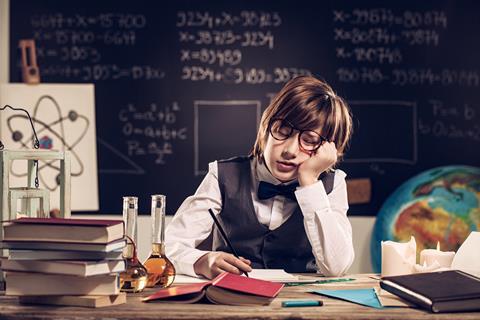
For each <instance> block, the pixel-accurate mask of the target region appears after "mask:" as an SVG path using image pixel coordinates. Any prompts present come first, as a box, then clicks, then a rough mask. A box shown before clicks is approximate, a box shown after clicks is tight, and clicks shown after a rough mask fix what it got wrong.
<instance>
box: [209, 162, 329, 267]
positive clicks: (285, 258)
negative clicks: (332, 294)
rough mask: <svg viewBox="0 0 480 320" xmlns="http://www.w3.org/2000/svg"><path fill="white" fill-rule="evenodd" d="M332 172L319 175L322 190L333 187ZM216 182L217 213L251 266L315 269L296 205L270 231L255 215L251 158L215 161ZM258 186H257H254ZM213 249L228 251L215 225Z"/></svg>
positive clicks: (233, 241)
mask: <svg viewBox="0 0 480 320" xmlns="http://www.w3.org/2000/svg"><path fill="white" fill-rule="evenodd" d="M334 175H335V174H334V173H324V174H322V175H321V176H320V179H321V180H322V182H323V184H324V186H325V190H326V191H327V193H330V192H331V190H332V188H333V180H334ZM218 182H219V186H220V192H221V195H222V204H223V208H222V211H221V213H220V214H219V215H218V218H219V220H220V223H221V224H222V226H223V227H224V229H225V232H226V234H227V235H228V237H229V239H230V241H231V242H232V245H233V247H234V248H235V250H236V251H237V253H238V254H239V255H240V256H242V257H245V258H247V259H249V260H250V261H251V262H252V267H253V268H260V269H264V268H265V269H285V270H286V271H287V272H315V271H316V268H315V258H314V256H313V254H312V247H311V245H310V242H309V241H308V238H307V235H306V234H305V229H304V226H303V214H302V213H301V211H300V207H299V206H298V205H297V207H296V208H295V210H294V212H293V214H292V215H291V216H290V217H289V218H288V219H287V220H286V221H285V222H284V223H283V224H282V225H281V226H280V227H278V228H277V229H275V230H269V229H268V227H266V226H264V225H262V224H261V223H260V222H259V221H258V218H257V216H256V214H255V210H254V207H253V201H252V195H251V190H250V186H251V170H250V158H247V157H237V158H232V159H228V160H221V161H218ZM257 188H258V186H257ZM212 237H213V238H212V250H213V251H225V252H230V249H229V248H228V245H227V244H226V242H225V241H224V240H223V238H222V235H221V234H220V232H219V231H218V229H217V228H216V227H215V226H214V227H213V231H212Z"/></svg>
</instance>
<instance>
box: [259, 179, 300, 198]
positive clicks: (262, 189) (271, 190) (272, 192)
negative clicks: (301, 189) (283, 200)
mask: <svg viewBox="0 0 480 320" xmlns="http://www.w3.org/2000/svg"><path fill="white" fill-rule="evenodd" d="M297 187H298V183H292V184H289V185H281V184H278V185H274V184H271V183H268V182H265V181H260V184H259V185H258V199H260V200H265V199H269V198H271V197H275V196H277V195H282V196H284V197H287V198H289V199H292V200H296V199H295V194H294V192H295V189H296V188H297Z"/></svg>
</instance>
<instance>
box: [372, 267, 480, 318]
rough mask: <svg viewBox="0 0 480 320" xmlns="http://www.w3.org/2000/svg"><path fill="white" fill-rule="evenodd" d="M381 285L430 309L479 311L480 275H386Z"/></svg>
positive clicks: (442, 273)
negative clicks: (479, 276) (478, 276)
mask: <svg viewBox="0 0 480 320" xmlns="http://www.w3.org/2000/svg"><path fill="white" fill-rule="evenodd" d="M380 286H381V287H382V288H383V289H385V290H387V291H389V292H391V293H393V294H395V295H397V296H399V297H401V298H403V299H405V300H407V301H410V302H412V303H414V304H416V305H418V306H420V307H422V308H424V309H427V310H429V311H431V312H457V311H474V310H480V278H477V277H475V276H473V275H471V274H468V273H466V272H463V271H460V270H448V271H438V272H428V273H417V274H409V275H401V276H392V277H383V278H382V280H381V281H380Z"/></svg>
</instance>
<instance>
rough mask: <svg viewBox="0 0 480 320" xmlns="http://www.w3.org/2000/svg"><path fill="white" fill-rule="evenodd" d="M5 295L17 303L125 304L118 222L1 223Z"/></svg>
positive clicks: (121, 237)
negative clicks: (12, 297)
mask: <svg viewBox="0 0 480 320" xmlns="http://www.w3.org/2000/svg"><path fill="white" fill-rule="evenodd" d="M3 235H4V236H3V241H2V242H1V246H2V248H4V249H8V250H9V255H8V258H3V259H2V260H1V266H0V269H1V270H2V271H5V272H6V273H5V274H6V291H5V294H6V295H13V296H19V297H20V302H21V303H37V304H58V305H83V306H90V307H99V306H104V305H113V304H120V303H124V302H125V301H126V297H125V294H123V293H120V281H119V273H120V272H122V271H124V270H125V268H126V264H125V260H123V257H122V251H123V248H124V247H125V246H126V240H125V238H124V224H123V221H121V220H120V221H119V220H95V219H55V218H20V219H16V220H12V221H10V222H8V223H6V224H4V225H3Z"/></svg>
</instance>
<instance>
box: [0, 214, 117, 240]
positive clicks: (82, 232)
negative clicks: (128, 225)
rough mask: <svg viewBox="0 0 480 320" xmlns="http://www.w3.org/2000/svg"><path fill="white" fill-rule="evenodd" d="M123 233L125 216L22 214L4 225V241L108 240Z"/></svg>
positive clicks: (114, 238)
mask: <svg viewBox="0 0 480 320" xmlns="http://www.w3.org/2000/svg"><path fill="white" fill-rule="evenodd" d="M123 236H124V224H123V221H122V220H97V219H58V218H20V219H15V220H12V221H10V222H7V223H6V224H5V225H4V226H3V240H5V241H55V242H81V243H109V242H112V241H114V240H118V239H121V238H123Z"/></svg>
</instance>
